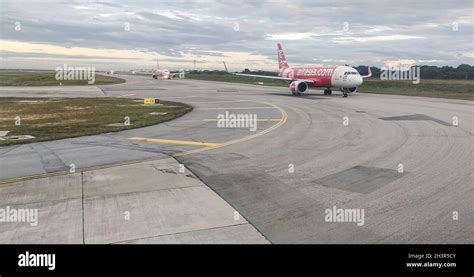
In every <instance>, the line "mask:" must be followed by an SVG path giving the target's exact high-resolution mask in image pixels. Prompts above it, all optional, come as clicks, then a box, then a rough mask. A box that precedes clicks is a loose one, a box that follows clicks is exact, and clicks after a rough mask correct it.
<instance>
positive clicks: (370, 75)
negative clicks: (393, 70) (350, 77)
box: [361, 66, 372, 78]
mask: <svg viewBox="0 0 474 277" xmlns="http://www.w3.org/2000/svg"><path fill="white" fill-rule="evenodd" d="M367 71H369V72H368V73H369V74H367V75H365V76H361V77H362V78H369V77H372V70H370V66H368V67H367Z"/></svg>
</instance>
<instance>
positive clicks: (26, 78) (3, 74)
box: [0, 71, 125, 86]
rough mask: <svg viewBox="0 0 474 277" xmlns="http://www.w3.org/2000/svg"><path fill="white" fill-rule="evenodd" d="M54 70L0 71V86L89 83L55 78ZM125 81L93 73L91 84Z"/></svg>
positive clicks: (75, 84) (109, 83)
mask: <svg viewBox="0 0 474 277" xmlns="http://www.w3.org/2000/svg"><path fill="white" fill-rule="evenodd" d="M55 77H56V72H55V71H37V72H31V71H29V72H28V71H0V86H59V85H60V83H61V85H63V86H78V85H89V84H88V82H87V80H66V81H64V80H61V81H58V80H56V78H55ZM120 83H125V80H124V79H121V78H116V77H112V76H106V75H100V74H95V83H94V84H91V85H111V84H120Z"/></svg>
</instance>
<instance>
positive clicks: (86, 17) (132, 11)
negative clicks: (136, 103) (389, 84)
mask: <svg viewBox="0 0 474 277" xmlns="http://www.w3.org/2000/svg"><path fill="white" fill-rule="evenodd" d="M473 13H474V8H473V2H472V1H471V0H467V1H463V0H458V1H457V0H454V1H430V0H418V1H405V0H390V1H385V0H373V1H354V0H353V1H339V0H334V1H298V0H289V1H285V0H282V1H277V0H271V1H260V0H259V1H257V0H233V1H228V0H216V1H211V0H200V1H183V0H177V1H173V0H167V1H151V0H149V1H140V0H139V1H58V0H53V1H32V0H28V1H21V0H13V1H6V0H0V20H1V33H0V68H34V69H40V68H41V69H54V68H56V67H57V66H62V65H63V64H65V63H66V64H67V65H71V66H85V65H86V66H95V67H96V69H99V70H108V69H115V70H118V69H126V70H128V69H132V68H133V69H136V68H144V69H146V68H148V69H151V68H153V67H156V61H154V60H156V59H158V60H159V61H160V65H161V67H162V68H169V69H180V68H191V69H192V68H194V61H196V68H197V69H221V68H222V61H226V63H227V65H228V67H230V69H231V70H242V69H244V68H251V69H266V70H274V69H275V68H276V66H277V63H276V58H277V56H276V50H275V48H276V46H275V45H276V43H277V42H281V43H282V45H283V48H284V50H285V52H286V56H287V59H288V61H289V63H290V65H301V64H325V65H330V64H331V65H337V64H349V65H369V64H370V65H376V66H383V65H398V64H403V65H410V64H429V65H452V66H457V65H459V64H462V63H467V64H471V65H473V64H474V53H473V30H474V29H473Z"/></svg>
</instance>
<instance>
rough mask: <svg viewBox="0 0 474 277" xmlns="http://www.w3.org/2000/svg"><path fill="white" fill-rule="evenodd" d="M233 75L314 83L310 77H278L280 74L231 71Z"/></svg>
mask: <svg viewBox="0 0 474 277" xmlns="http://www.w3.org/2000/svg"><path fill="white" fill-rule="evenodd" d="M231 74H233V75H238V76H247V77H256V78H267V79H273V80H285V81H303V82H305V83H314V81H313V80H309V79H295V78H285V77H278V76H265V75H253V74H243V73H231Z"/></svg>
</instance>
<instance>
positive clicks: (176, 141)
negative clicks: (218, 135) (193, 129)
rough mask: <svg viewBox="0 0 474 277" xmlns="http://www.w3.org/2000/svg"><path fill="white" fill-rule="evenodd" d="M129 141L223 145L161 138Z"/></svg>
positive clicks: (136, 138) (137, 138) (138, 138)
mask: <svg viewBox="0 0 474 277" xmlns="http://www.w3.org/2000/svg"><path fill="white" fill-rule="evenodd" d="M129 140H137V141H146V142H159V143H169V144H183V145H197V146H209V147H216V146H220V145H221V144H220V143H212V142H201V141H190V140H174V139H159V138H140V137H134V138H129Z"/></svg>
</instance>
